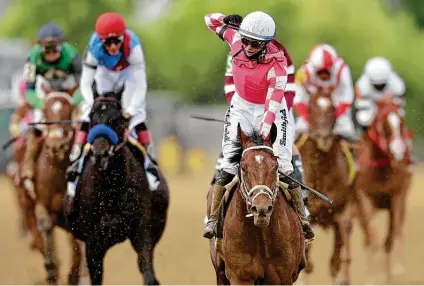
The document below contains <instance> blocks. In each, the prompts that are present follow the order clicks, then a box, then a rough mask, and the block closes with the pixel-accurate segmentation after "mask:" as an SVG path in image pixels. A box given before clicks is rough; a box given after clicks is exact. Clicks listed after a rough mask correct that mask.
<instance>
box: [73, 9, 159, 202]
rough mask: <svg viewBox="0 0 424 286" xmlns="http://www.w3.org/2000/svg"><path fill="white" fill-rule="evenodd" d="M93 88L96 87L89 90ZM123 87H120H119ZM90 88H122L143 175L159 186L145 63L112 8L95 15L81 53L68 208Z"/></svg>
mask: <svg viewBox="0 0 424 286" xmlns="http://www.w3.org/2000/svg"><path fill="white" fill-rule="evenodd" d="M93 89H96V90H93ZM122 90H123V91H122ZM94 91H95V92H96V94H98V95H99V96H102V95H103V94H105V93H108V92H114V93H119V92H122V100H121V101H122V106H123V113H124V114H123V116H124V117H125V118H127V119H128V120H129V129H130V130H129V131H130V134H135V135H136V137H137V140H138V142H139V143H140V144H141V145H143V146H144V147H145V148H146V150H147V152H148V154H149V158H145V161H146V164H145V169H146V175H147V180H148V182H149V187H150V189H151V190H155V189H157V187H158V186H159V183H160V182H159V175H158V171H157V166H156V162H155V160H154V156H153V154H152V147H153V145H152V139H151V135H150V131H149V130H148V129H147V126H146V119H147V114H146V103H145V99H146V93H147V82H146V67H145V61H144V55H143V50H142V47H141V42H140V39H139V38H138V36H137V35H136V34H135V33H134V32H133V31H131V30H129V29H127V28H126V24H125V21H124V19H123V18H122V17H121V15H119V14H117V13H113V12H108V13H104V14H102V15H100V16H99V18H98V19H97V21H96V25H95V32H94V33H93V34H92V36H91V38H90V42H89V44H88V46H87V49H86V53H85V56H84V65H83V72H82V77H81V93H82V95H83V97H84V101H83V106H82V115H81V120H82V121H83V123H82V124H81V127H80V130H79V131H78V132H77V135H76V137H75V141H74V146H73V150H72V153H71V156H70V159H71V166H70V167H69V168H68V181H69V183H68V196H67V200H68V202H67V204H68V207H69V208H72V204H73V196H74V189H75V185H76V180H77V177H78V175H79V174H78V165H79V164H78V162H79V159H82V160H83V158H84V157H83V156H81V155H82V149H83V146H84V145H85V144H86V143H87V136H88V131H89V120H90V119H89V113H90V111H91V108H92V105H93V103H94Z"/></svg>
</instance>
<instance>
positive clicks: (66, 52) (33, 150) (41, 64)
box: [9, 23, 82, 180]
mask: <svg viewBox="0 0 424 286" xmlns="http://www.w3.org/2000/svg"><path fill="white" fill-rule="evenodd" d="M64 38H65V34H64V32H63V30H62V29H61V28H59V27H58V26H56V25H55V24H53V23H48V24H46V25H44V26H42V27H41V28H40V30H39V31H38V38H37V44H36V45H35V46H34V47H33V48H32V49H31V50H30V52H29V56H28V59H27V62H26V64H25V66H24V72H23V79H24V80H25V82H26V91H25V100H23V101H22V102H21V105H20V106H19V107H18V108H17V109H16V110H15V112H14V113H13V115H12V117H11V121H10V127H9V131H10V134H11V136H12V137H16V136H19V135H20V134H21V131H22V130H21V128H20V126H19V123H20V121H21V119H23V118H24V117H25V115H26V114H27V112H28V111H30V110H34V120H35V121H39V120H41V119H42V112H41V109H42V107H43V106H44V100H43V99H42V98H41V96H40V93H39V92H38V90H36V83H37V81H38V80H39V79H40V77H41V78H43V79H44V80H47V82H48V83H49V85H50V88H52V89H54V90H57V91H61V90H65V89H66V90H69V89H74V88H76V87H77V86H78V83H79V80H80V78H81V70H82V62H81V58H80V56H79V55H78V51H77V50H76V48H75V47H73V46H72V45H71V44H69V43H68V42H66V41H64ZM81 99H82V97H81V96H80V94H79V92H78V91H77V92H75V93H74V95H73V104H74V105H77V104H78V103H79V102H80V101H81ZM41 134H42V131H41V130H40V129H38V128H36V127H32V128H31V129H29V130H28V134H27V138H26V140H27V142H26V148H25V154H24V159H23V160H24V161H23V170H22V173H21V176H22V178H23V179H30V180H32V179H33V178H34V167H35V166H34V165H35V160H36V154H37V153H38V147H39V141H40V138H41Z"/></svg>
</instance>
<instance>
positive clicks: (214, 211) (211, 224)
mask: <svg viewBox="0 0 424 286" xmlns="http://www.w3.org/2000/svg"><path fill="white" fill-rule="evenodd" d="M224 193H225V187H224V186H220V185H217V184H215V185H213V194H212V205H211V212H210V215H209V220H208V222H207V223H206V227H205V230H204V231H203V237H204V238H207V239H212V238H213V237H214V236H216V223H217V222H218V209H219V205H220V203H221V200H222V197H223V196H224Z"/></svg>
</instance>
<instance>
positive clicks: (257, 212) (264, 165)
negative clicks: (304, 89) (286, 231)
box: [237, 124, 278, 227]
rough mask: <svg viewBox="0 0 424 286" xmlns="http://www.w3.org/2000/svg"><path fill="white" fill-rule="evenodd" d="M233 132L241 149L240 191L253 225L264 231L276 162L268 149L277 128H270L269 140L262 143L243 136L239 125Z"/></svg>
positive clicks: (274, 192)
mask: <svg viewBox="0 0 424 286" xmlns="http://www.w3.org/2000/svg"><path fill="white" fill-rule="evenodd" d="M237 132H238V135H239V138H240V145H241V149H240V152H241V155H240V156H241V158H240V168H239V176H240V191H241V193H242V195H243V197H244V199H245V201H246V203H247V209H248V211H249V212H250V213H252V214H253V218H254V223H255V225H256V226H259V227H265V226H268V225H269V221H270V217H271V214H272V211H273V207H274V202H275V198H276V195H277V190H278V162H277V157H276V156H275V155H274V151H273V149H272V144H273V143H274V141H275V139H276V137H277V127H276V126H275V124H273V126H272V128H271V136H270V140H268V141H265V142H264V141H263V140H262V138H261V136H259V135H258V134H256V133H254V134H251V135H247V134H245V133H244V132H243V131H242V130H241V128H240V125H239V126H238V129H237Z"/></svg>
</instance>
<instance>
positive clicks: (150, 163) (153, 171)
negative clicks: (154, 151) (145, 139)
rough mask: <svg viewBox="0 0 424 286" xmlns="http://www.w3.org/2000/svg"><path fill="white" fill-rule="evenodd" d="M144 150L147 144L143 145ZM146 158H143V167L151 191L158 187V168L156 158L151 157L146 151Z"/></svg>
mask: <svg viewBox="0 0 424 286" xmlns="http://www.w3.org/2000/svg"><path fill="white" fill-rule="evenodd" d="M145 148H146V150H149V149H148V146H145ZM147 154H148V158H146V159H145V163H146V164H145V165H144V168H145V170H146V176H147V181H148V182H149V188H150V190H151V191H155V190H157V189H158V187H159V185H160V177H159V170H158V166H157V163H156V160H154V159H153V157H152V155H151V154H150V153H149V152H148V153H147Z"/></svg>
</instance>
